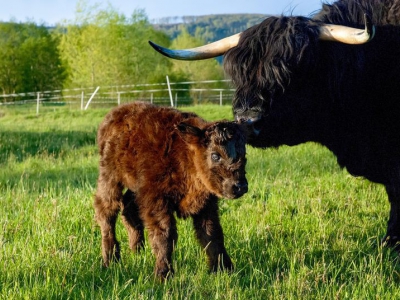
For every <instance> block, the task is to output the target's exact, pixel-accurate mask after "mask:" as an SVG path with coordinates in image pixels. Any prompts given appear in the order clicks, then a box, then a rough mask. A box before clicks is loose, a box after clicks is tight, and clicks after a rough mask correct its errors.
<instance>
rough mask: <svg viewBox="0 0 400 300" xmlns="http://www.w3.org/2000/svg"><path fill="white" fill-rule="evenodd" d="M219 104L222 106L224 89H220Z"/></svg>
mask: <svg viewBox="0 0 400 300" xmlns="http://www.w3.org/2000/svg"><path fill="white" fill-rule="evenodd" d="M219 105H220V106H222V90H220V91H219Z"/></svg>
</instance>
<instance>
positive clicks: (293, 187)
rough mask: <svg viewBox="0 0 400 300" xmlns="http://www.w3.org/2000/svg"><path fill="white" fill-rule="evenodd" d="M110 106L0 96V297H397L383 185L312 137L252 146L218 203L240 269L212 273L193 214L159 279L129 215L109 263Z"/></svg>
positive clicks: (224, 114) (219, 111) (218, 114)
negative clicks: (104, 203)
mask: <svg viewBox="0 0 400 300" xmlns="http://www.w3.org/2000/svg"><path fill="white" fill-rule="evenodd" d="M186 110H191V111H195V112H197V113H199V114H200V115H201V116H203V117H205V118H207V119H221V118H230V115H231V110H230V107H219V106H207V105H205V106H197V107H190V108H187V109H186ZM106 113H107V110H88V111H70V110H57V111H48V112H43V113H41V114H40V115H39V116H36V115H35V114H34V113H29V112H21V111H18V110H17V111H15V110H10V109H2V108H0V116H1V117H0V299H246V300H247V299H400V284H399V283H400V274H399V272H400V267H399V264H398V258H397V255H396V254H395V253H393V252H391V251H390V250H388V249H385V248H382V247H380V245H379V243H378V242H379V240H380V238H381V237H382V236H383V234H384V233H385V228H386V221H387V217H388V210H389V204H388V201H387V199H386V195H385V192H384V189H383V187H382V186H379V185H376V184H372V183H370V182H368V181H366V180H363V179H360V178H354V177H351V176H350V175H348V173H347V172H346V170H341V169H340V168H339V167H338V166H337V164H336V161H335V158H334V157H333V155H332V154H331V153H330V152H329V151H327V150H326V149H325V148H323V147H321V146H318V145H315V144H305V145H300V146H297V147H291V148H290V147H281V148H279V149H269V150H257V149H253V148H251V147H248V148H247V150H248V165H247V176H248V180H249V185H250V189H249V192H248V193H247V194H246V195H245V196H244V197H242V198H240V199H237V200H222V201H221V205H220V207H221V209H220V213H221V221H222V226H223V228H224V232H225V236H226V247H227V249H228V252H229V253H230V254H231V257H232V260H233V261H234V263H235V271H234V272H233V273H232V274H230V275H229V274H226V273H219V274H209V273H208V271H207V267H206V258H205V254H204V252H203V250H202V249H200V247H199V246H198V244H197V242H196V240H195V238H194V233H193V230H192V224H191V222H190V220H186V221H182V220H180V221H179V222H178V233H179V240H178V245H177V247H176V250H175V253H174V268H175V271H176V274H175V276H174V277H173V278H172V279H171V280H169V281H167V282H165V283H159V282H158V281H155V280H154V276H153V268H154V258H153V256H152V254H151V250H150V247H149V246H148V244H146V247H145V250H144V251H143V252H142V253H140V254H139V255H136V254H135V255H133V254H131V253H130V252H129V249H128V243H127V236H126V234H125V231H124V228H123V226H122V224H121V222H118V228H117V233H118V237H119V239H120V241H121V248H122V261H121V263H119V264H114V265H112V266H111V267H110V268H109V269H103V268H102V266H101V253H100V232H99V229H98V228H97V226H96V223H95V221H94V211H93V207H92V202H93V194H94V191H95V188H96V179H97V172H98V154H97V148H96V130H97V126H98V124H99V123H100V121H101V120H102V118H103V117H104V115H105V114H106Z"/></svg>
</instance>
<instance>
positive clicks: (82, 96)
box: [81, 91, 85, 110]
mask: <svg viewBox="0 0 400 300" xmlns="http://www.w3.org/2000/svg"><path fill="white" fill-rule="evenodd" d="M84 94H85V92H84V91H82V94H81V110H83V98H84Z"/></svg>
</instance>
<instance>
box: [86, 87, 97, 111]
mask: <svg viewBox="0 0 400 300" xmlns="http://www.w3.org/2000/svg"><path fill="white" fill-rule="evenodd" d="M99 88H100V87H99V86H98V87H97V88H96V90H95V91H94V93H93V94H92V96H90V99H89V100H88V102H87V103H86V106H85V110H87V109H88V107H89V104H90V102H91V101H92V99H93V98H94V95H96V93H97V91H98V90H99Z"/></svg>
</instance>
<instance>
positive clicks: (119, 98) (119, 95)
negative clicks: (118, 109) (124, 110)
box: [117, 92, 121, 106]
mask: <svg viewBox="0 0 400 300" xmlns="http://www.w3.org/2000/svg"><path fill="white" fill-rule="evenodd" d="M117 95H118V106H119V105H120V104H121V93H120V92H118V93H117Z"/></svg>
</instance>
